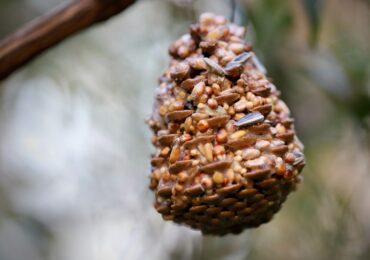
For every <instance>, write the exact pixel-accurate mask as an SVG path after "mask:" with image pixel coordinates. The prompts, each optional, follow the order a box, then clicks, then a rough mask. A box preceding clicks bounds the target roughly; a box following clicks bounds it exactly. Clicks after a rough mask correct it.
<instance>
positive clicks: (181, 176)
mask: <svg viewBox="0 0 370 260" xmlns="http://www.w3.org/2000/svg"><path fill="white" fill-rule="evenodd" d="M188 177H189V175H188V174H187V173H186V172H185V171H182V172H180V173H179V174H178V175H177V180H178V181H179V182H181V183H183V182H185V181H187V179H188Z"/></svg>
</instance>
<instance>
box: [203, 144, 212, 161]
mask: <svg viewBox="0 0 370 260" xmlns="http://www.w3.org/2000/svg"><path fill="white" fill-rule="evenodd" d="M204 156H205V157H206V159H207V160H208V161H212V160H213V145H212V144H211V143H206V144H205V145H204Z"/></svg>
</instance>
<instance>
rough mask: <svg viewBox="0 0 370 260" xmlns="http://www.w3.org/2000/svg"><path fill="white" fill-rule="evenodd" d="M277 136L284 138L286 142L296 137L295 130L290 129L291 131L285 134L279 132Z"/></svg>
mask: <svg viewBox="0 0 370 260" xmlns="http://www.w3.org/2000/svg"><path fill="white" fill-rule="evenodd" d="M276 137H277V138H279V139H282V140H284V141H285V142H286V143H290V142H292V141H293V139H294V132H293V131H290V132H287V133H285V134H277V135H276Z"/></svg>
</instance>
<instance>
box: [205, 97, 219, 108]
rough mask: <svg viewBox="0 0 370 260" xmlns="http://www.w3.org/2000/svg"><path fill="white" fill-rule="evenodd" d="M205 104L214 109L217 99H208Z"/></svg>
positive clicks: (216, 105)
mask: <svg viewBox="0 0 370 260" xmlns="http://www.w3.org/2000/svg"><path fill="white" fill-rule="evenodd" d="M207 104H208V106H209V107H210V108H211V109H216V108H217V107H218V103H217V101H216V100H215V99H213V98H210V99H208V101H207Z"/></svg>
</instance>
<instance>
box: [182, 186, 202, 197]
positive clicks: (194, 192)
mask: <svg viewBox="0 0 370 260" xmlns="http://www.w3.org/2000/svg"><path fill="white" fill-rule="evenodd" d="M203 192H204V189H203V187H202V185H200V184H196V185H193V186H191V187H189V188H186V189H185V191H184V193H185V194H186V195H188V196H191V197H196V196H199V195H200V194H202V193H203Z"/></svg>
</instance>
